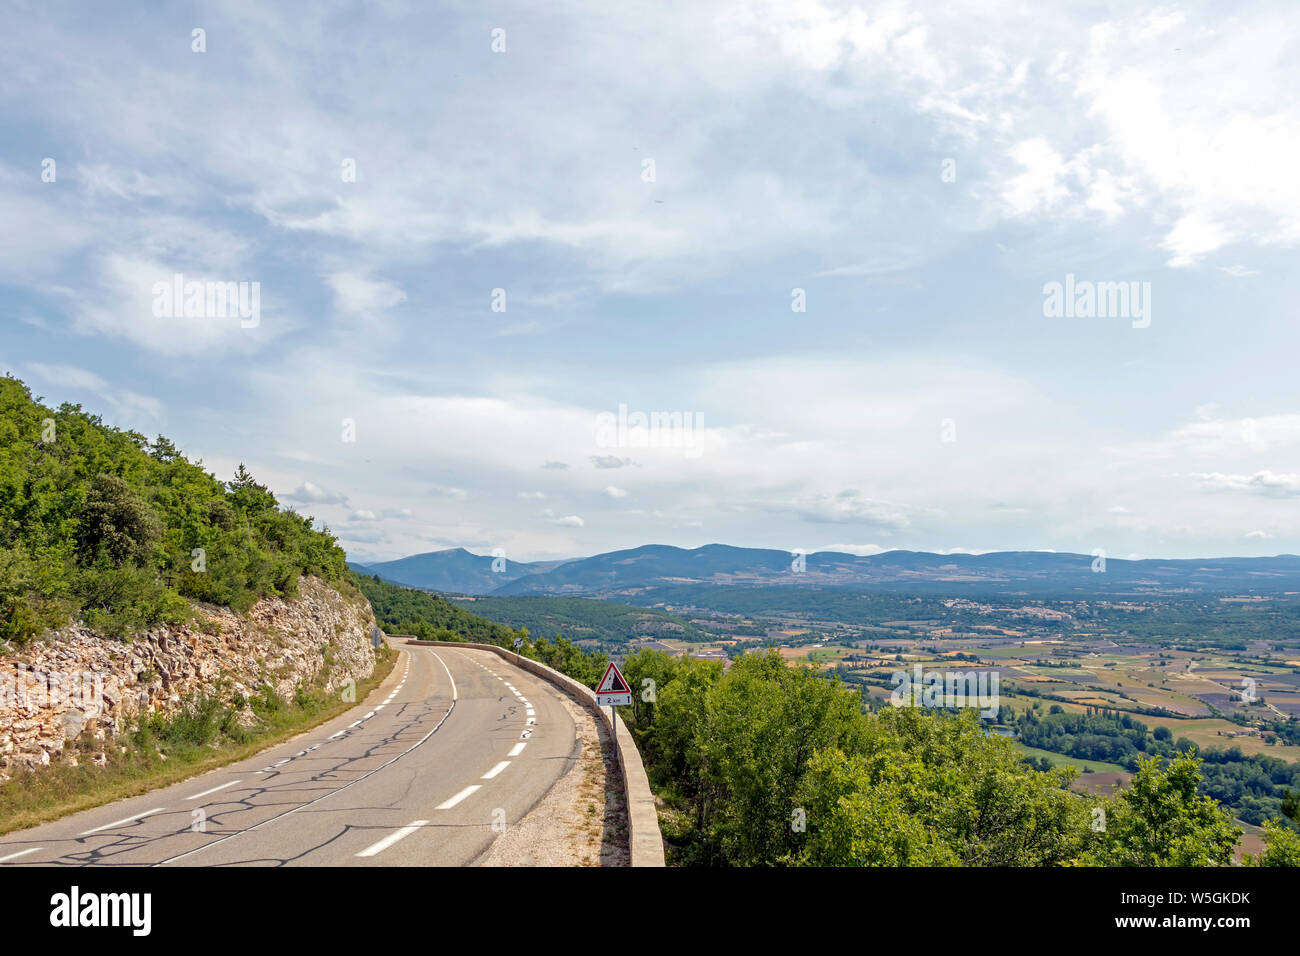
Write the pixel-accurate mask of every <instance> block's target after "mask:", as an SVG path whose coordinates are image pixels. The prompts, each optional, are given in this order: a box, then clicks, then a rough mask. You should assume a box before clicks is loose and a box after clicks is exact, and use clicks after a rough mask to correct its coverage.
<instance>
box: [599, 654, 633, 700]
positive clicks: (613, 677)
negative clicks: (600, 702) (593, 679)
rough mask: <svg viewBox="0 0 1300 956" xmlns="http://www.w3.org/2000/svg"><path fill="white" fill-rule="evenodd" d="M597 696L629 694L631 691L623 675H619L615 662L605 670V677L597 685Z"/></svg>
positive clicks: (611, 662)
mask: <svg viewBox="0 0 1300 956" xmlns="http://www.w3.org/2000/svg"><path fill="white" fill-rule="evenodd" d="M596 693H597V694H628V693H631V690H630V689H629V688H628V686H627V681H625V680H623V675H622V674H620V673H619V670H618V668H617V667H615V666H614V662H613V661H610V664H609V667H607V668H605V676H604V677H602V678H601V679H600V683H599V684H597V685H596Z"/></svg>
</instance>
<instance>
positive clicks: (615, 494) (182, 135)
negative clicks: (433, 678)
mask: <svg viewBox="0 0 1300 956" xmlns="http://www.w3.org/2000/svg"><path fill="white" fill-rule="evenodd" d="M8 6H9V8H10V11H9V13H8V14H7V15H6V20H7V26H6V29H5V31H4V32H3V33H0V57H2V59H3V62H4V63H5V65H6V66H5V69H4V70H3V71H0V124H2V128H3V131H4V135H3V136H0V223H3V225H0V371H6V372H8V373H10V374H13V375H17V376H18V377H20V378H22V379H23V380H24V381H26V382H27V383H28V384H29V385H30V386H31V387H32V389H33V391H34V392H35V393H36V394H38V395H41V396H44V397H45V399H46V400H47V402H51V403H59V402H64V401H68V402H76V403H80V404H82V405H83V406H84V407H85V408H87V409H88V410H93V411H95V412H97V413H99V414H101V415H102V416H103V418H104V420H105V421H106V422H108V423H110V424H113V425H116V426H119V427H122V428H132V429H135V430H137V431H140V432H142V433H144V434H146V435H149V436H151V437H152V436H154V435H157V434H164V435H166V436H168V437H169V438H171V439H172V440H174V441H175V442H176V444H177V445H178V446H179V447H180V448H181V449H182V450H183V451H184V452H185V453H186V454H187V455H188V456H189V457H191V458H192V459H201V460H202V461H203V463H204V465H205V467H207V468H208V469H209V470H211V471H212V472H213V473H214V474H216V475H217V476H218V477H220V478H222V479H228V478H229V477H231V476H232V475H233V473H234V471H235V469H236V467H237V466H238V464H239V463H240V462H244V463H246V464H247V466H248V468H249V470H250V471H252V473H253V474H254V475H255V476H256V477H257V478H258V479H259V480H261V481H262V482H264V483H266V484H268V485H269V486H270V487H271V489H272V490H273V491H274V492H275V493H276V494H277V495H278V496H279V497H280V498H281V500H282V501H283V502H285V503H286V504H291V505H292V506H293V507H295V508H297V509H299V510H301V511H302V512H304V513H307V514H311V515H313V516H314V517H315V518H317V519H318V521H319V522H320V523H322V524H325V525H327V526H328V527H329V528H330V529H331V530H332V531H333V532H334V533H335V534H337V535H338V536H339V538H340V541H341V542H342V543H343V545H344V546H345V547H346V548H347V549H348V552H349V556H350V557H351V558H353V559H354V560H358V561H370V560H383V559H388V558H394V557H399V556H402V555H407V554H413V553H418V552H424V551H432V550H438V549H442V548H449V547H465V548H468V549H470V550H472V551H475V552H478V553H490V552H492V551H494V550H498V549H499V553H502V554H505V555H507V556H508V557H510V558H513V559H516V560H537V559H552V558H565V557H574V556H580V555H589V554H595V553H599V552H602V551H609V550H615V549H619V548H627V547H635V546H637V545H641V544H646V543H664V544H675V545H679V546H682V547H696V546H699V545H703V544H707V543H710V542H724V543H728V544H735V545H742V546H751V547H770V548H782V549H785V550H791V551H793V550H805V551H817V550H839V551H850V552H854V553H859V554H871V553H876V552H879V551H885V550H892V549H895V548H904V549H911V550H927V551H940V552H957V551H970V552H979V551H992V550H1012V549H1030V550H1032V549H1042V550H1054V551H1072V552H1080V553H1084V554H1089V553H1095V552H1097V551H1098V550H1100V551H1102V552H1104V553H1106V554H1108V555H1111V556H1115V557H1131V556H1136V557H1208V556H1221V555H1269V554H1279V553H1295V552H1300V375H1297V358H1298V357H1300V348H1298V346H1300V325H1298V323H1297V308H1296V307H1297V302H1298V301H1300V291H1298V290H1297V287H1296V274H1297V271H1296V269H1295V262H1296V258H1295V257H1296V252H1297V241H1298V240H1300V175H1298V173H1297V157H1298V156H1300V101H1297V99H1296V97H1295V95H1294V94H1295V90H1296V89H1297V88H1298V87H1300V69H1298V64H1297V53H1298V52H1300V50H1298V44H1297V37H1298V36H1300V7H1297V6H1296V5H1295V4H1291V3H1276V4H1269V3H1264V4H1258V5H1244V4H1243V5H1228V6H1225V5H1223V4H1203V5H1202V4H1170V5H1166V4H1159V5H1141V4H1133V3H1131V2H1124V3H1114V4H1110V3H1102V2H1098V3H1086V4H1071V5H1068V6H1069V9H1066V5H1061V4H1040V5H1035V6H1034V8H1033V12H1032V16H1031V15H1030V14H1029V13H1027V12H1026V11H1025V8H1024V7H1022V5H1020V4H1012V3H999V2H992V3H960V2H959V3H943V4H908V3H897V4H895V3H883V4H872V5H861V4H855V3H843V4H841V3H831V2H823V0H783V2H779V3H765V2H759V0H746V2H739V3H730V2H723V3H713V2H705V0H690V2H681V3H678V2H673V0H656V2H654V3H642V2H637V0H627V2H622V3H614V4H611V3H607V2H591V3H586V2H564V0H557V2H552V3H548V4H544V5H540V4H524V3H491V2H489V3H480V2H476V3H463V4H462V3H451V4H427V3H414V2H413V3H403V2H373V0H371V2H364V3H363V2H331V0H319V2H317V3H314V4H312V5H311V7H310V10H308V9H307V8H305V7H294V8H293V9H287V8H286V9H280V10H276V9H271V7H272V5H269V4H265V3H239V2H229V3H221V4H169V3H157V4H148V5H142V6H140V7H137V8H134V9H131V8H128V7H121V6H118V5H106V4H101V3H90V2H84V3H74V4H67V5H63V4H59V5H54V4H43V3H41V4H38V3H30V4H24V3H17V4H9V5H8ZM1058 7H1060V9H1057V8H1058ZM196 31H200V32H197V33H196ZM178 275H179V276H181V277H182V278H181V279H180V280H176V279H175V277H176V276H178ZM175 281H180V282H181V283H182V293H183V295H182V297H181V300H179V301H173V299H172V297H171V295H170V292H169V290H171V289H172V288H173V287H174V282H175ZM185 283H212V284H217V283H248V285H246V286H245V287H244V288H245V294H246V299H245V300H244V302H245V306H246V308H245V311H244V312H243V313H236V312H234V311H233V310H231V309H224V310H223V309H222V308H221V307H220V302H209V301H208V300H207V299H206V298H204V297H203V296H202V295H200V296H199V298H198V300H196V301H197V305H195V306H194V308H193V310H187V309H186V308H185V304H186V303H185V301H184V300H185V299H186V298H188V296H189V292H188V291H187V290H185V288H184V284H185ZM254 283H255V284H256V285H255V286H254V285H253V284H254ZM1053 284H1055V286H1056V288H1057V293H1058V301H1059V294H1060V293H1061V290H1067V289H1068V290H1069V292H1068V293H1067V294H1068V295H1069V298H1070V305H1071V308H1069V309H1066V310H1064V311H1063V310H1061V309H1059V308H1057V309H1054V308H1052V307H1051V304H1050V299H1051V297H1052V292H1051V290H1052V289H1053ZM1103 284H1106V285H1103ZM1116 284H1123V285H1122V289H1123V291H1124V292H1125V293H1130V295H1129V297H1128V301H1123V300H1121V299H1119V298H1118V292H1117V291H1116V290H1117V289H1119V288H1121V286H1119V285H1116ZM223 288H224V286H223ZM199 289H200V292H204V291H206V286H205V285H201V286H199ZM254 289H255V290H256V293H257V297H256V299H254V298H253V297H252V295H253V291H254ZM1081 290H1083V291H1081ZM1093 291H1100V292H1102V293H1103V294H1099V295H1097V296H1096V298H1095V300H1094V305H1093V307H1092V308H1089V306H1088V300H1087V298H1083V296H1085V295H1086V296H1091V293H1092V292H1093ZM1096 303H1108V304H1109V306H1110V308H1100V307H1099V306H1098V305H1097V304H1096ZM254 304H255V305H256V308H253V306H254ZM620 408H622V409H623V415H624V417H625V420H626V422H627V423H628V426H629V427H627V428H624V429H622V430H620V429H619V428H617V427H613V428H611V427H609V423H610V420H611V418H612V419H614V420H615V421H617V418H618V416H619V414H620ZM672 413H679V418H677V419H672V418H668V417H660V416H669V415H671V414H672ZM638 415H644V416H646V417H647V421H649V419H650V416H655V419H654V422H653V423H652V426H653V427H648V428H638V427H636V426H637V424H638V422H639V421H640V419H638V417H637V416H638ZM675 422H681V423H682V424H683V427H682V428H680V429H676V428H674V423H675ZM687 426H689V427H687Z"/></svg>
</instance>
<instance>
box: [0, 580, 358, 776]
mask: <svg viewBox="0 0 1300 956" xmlns="http://www.w3.org/2000/svg"><path fill="white" fill-rule="evenodd" d="M298 583H299V597H298V598H297V599H296V600H294V601H285V600H283V599H280V598H268V599H265V600H262V601H259V602H258V603H257V604H255V605H254V606H253V607H252V608H251V609H250V610H249V612H248V614H247V615H246V616H244V617H240V616H239V615H237V614H235V613H234V612H233V611H231V610H229V609H228V608H219V607H215V606H213V605H209V604H197V605H195V607H196V609H197V611H198V615H199V616H198V617H196V619H195V620H194V621H191V622H190V623H189V624H186V625H179V626H177V627H153V628H150V629H149V630H148V631H146V632H144V633H141V634H138V635H136V637H135V639H134V641H133V642H132V643H129V644H128V643H126V642H125V641H122V640H118V639H116V638H107V637H101V636H99V635H97V634H95V633H94V632H93V631H91V630H90V629H89V628H87V627H85V626H84V625H81V624H73V625H70V626H68V627H64V628H60V629H59V630H57V631H53V632H51V633H50V634H47V635H46V636H45V637H44V639H43V640H41V641H36V642H33V643H32V644H30V645H28V646H27V647H25V648H22V649H21V650H19V651H18V652H17V653H15V654H12V655H10V656H8V657H3V658H0V780H5V779H8V777H9V776H11V775H12V774H13V772H14V770H15V769H17V768H19V767H42V766H48V765H49V764H50V761H51V757H57V756H58V755H59V754H60V753H61V752H62V751H63V746H64V741H65V740H69V739H72V738H75V737H77V736H78V735H79V734H81V733H82V732H83V731H90V732H91V734H92V736H93V737H94V738H95V739H96V740H99V739H102V738H103V737H105V736H108V737H110V738H111V737H114V736H116V734H117V733H118V732H119V731H120V730H121V729H122V728H125V727H128V726H130V724H131V722H132V721H133V720H134V718H135V717H136V716H137V715H138V714H141V713H144V714H149V713H162V714H172V713H175V712H176V711H177V710H178V709H179V708H180V707H181V705H182V702H183V701H184V700H185V699H187V698H189V697H191V696H193V695H194V694H195V693H196V692H201V691H206V692H217V690H218V685H219V684H221V691H220V692H221V693H222V695H223V696H225V697H227V698H228V699H229V698H231V697H234V696H235V695H236V694H238V695H240V696H243V697H251V696H253V695H255V694H258V693H260V691H261V688H262V687H263V686H264V685H266V684H268V683H269V684H271V685H272V687H274V689H275V692H276V693H277V694H279V695H280V696H281V697H284V698H291V697H292V696H293V692H294V690H295V689H296V688H297V687H298V685H299V684H309V685H314V686H317V687H319V688H321V689H322V690H323V691H324V692H326V693H332V692H334V691H336V690H338V689H339V688H341V687H342V686H343V685H344V682H345V681H348V680H354V681H360V680H362V679H363V678H365V677H368V676H370V674H371V672H372V671H373V670H374V668H375V651H374V648H373V647H372V646H371V644H370V629H371V628H372V627H374V624H375V620H374V613H373V612H372V611H371V609H370V605H369V604H368V603H367V602H366V601H365V600H364V599H361V600H358V601H356V602H355V603H354V602H353V601H351V600H349V599H347V598H345V597H344V596H343V595H341V594H339V593H338V592H337V591H335V590H334V589H333V588H331V587H329V586H328V585H326V584H325V583H324V582H323V581H321V580H319V579H318V578H314V577H310V578H308V577H304V578H300V579H299V582H298ZM204 618H206V619H208V620H207V621H205V620H203V619H204ZM209 621H210V622H211V623H208V622H209ZM214 625H215V626H214ZM209 632H215V633H209ZM327 656H328V658H329V660H330V665H329V667H328V672H326V657H327ZM239 719H240V722H241V723H245V724H247V723H248V722H250V721H251V720H252V719H253V715H252V713H251V711H248V710H247V709H245V710H244V711H243V712H242V713H241V714H240V717H239ZM101 757H102V755H100V757H95V758H94V760H95V762H97V763H102V762H103V760H102V759H101ZM105 759H106V758H105Z"/></svg>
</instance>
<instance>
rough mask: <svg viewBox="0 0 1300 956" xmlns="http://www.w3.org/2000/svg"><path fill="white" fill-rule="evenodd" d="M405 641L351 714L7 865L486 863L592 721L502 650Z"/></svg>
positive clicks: (82, 824) (31, 849)
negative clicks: (504, 830) (583, 721)
mask: <svg viewBox="0 0 1300 956" xmlns="http://www.w3.org/2000/svg"><path fill="white" fill-rule="evenodd" d="M395 646H397V647H398V649H399V650H400V651H401V652H402V656H401V657H400V658H399V659H398V661H397V664H396V666H395V667H394V668H393V672H392V673H391V674H390V675H389V676H388V678H387V679H386V680H385V681H384V683H383V685H382V686H381V687H379V688H378V689H376V690H375V691H374V692H373V693H371V694H370V696H369V697H368V698H367V699H366V701H365V702H364V703H362V704H360V705H358V706H357V707H355V708H353V709H352V710H350V711H349V712H348V713H346V714H344V715H342V716H340V717H337V718H335V719H334V720H331V721H329V722H328V723H325V724H322V725H321V726H319V727H317V728H316V729H314V730H311V731H308V732H306V733H304V734H302V735H300V736H298V737H296V738H294V739H293V740H289V741H286V742H285V743H283V744H280V745H278V746H275V747H272V748H271V749H269V750H266V751H263V752H262V753H261V754H259V755H258V756H256V757H253V758H251V759H249V760H245V761H242V762H241V763H238V764H231V765H230V766H227V767H224V768H222V769H220V770H214V771H212V772H210V773H206V774H203V775H202V776H198V777H192V778H191V779H189V780H187V781H185V782H183V783H179V784H176V785H174V786H170V787H166V788H164V789H161V790H154V791H152V792H150V793H147V794H144V795H143V796H139V797H132V798H130V799H127V800H121V801H118V802H117V803H111V804H107V805H105V806H102V807H98V808H96V809H93V810H86V811H83V812H81V813H77V814H74V815H73V816H69V817H64V818H63V819H61V820H57V821H55V822H53V823H47V824H44V825H42V826H39V827H33V828H32V829H29V830H20V831H18V832H15V833H10V834H9V835H7V836H5V837H0V867H7V866H31V865H51V866H290V865H293V866H297V865H303V866H465V865H470V864H473V863H474V861H475V860H477V859H478V858H479V857H480V856H481V855H482V854H483V853H484V852H485V851H486V850H487V849H488V847H489V846H490V845H491V843H492V841H493V839H495V838H496V836H498V834H499V832H500V829H501V827H502V825H503V824H504V825H505V826H509V825H511V824H513V823H516V822H518V821H519V820H520V819H521V818H522V817H523V816H524V815H526V814H527V813H528V811H529V810H531V809H532V808H533V807H534V806H535V805H536V804H537V803H538V801H540V800H541V799H542V797H543V796H545V795H546V793H547V791H548V790H550V788H551V786H552V785H553V784H554V783H555V782H556V781H557V780H558V779H559V778H560V776H561V775H562V774H563V773H564V772H565V771H566V770H567V769H568V768H569V767H570V766H571V765H572V762H573V761H574V760H575V759H576V758H577V756H578V751H577V747H576V736H577V728H576V727H575V726H574V723H573V720H572V718H571V717H570V716H569V714H568V711H567V710H566V709H565V708H564V706H563V705H562V704H561V702H560V694H561V691H560V690H559V689H557V688H556V687H554V686H553V685H551V684H549V683H547V682H546V681H544V680H542V679H541V678H539V677H534V676H533V675H531V674H528V673H527V672H525V671H522V670H520V669H518V668H516V667H514V666H512V665H510V664H508V663H507V662H506V661H504V660H503V659H502V658H500V657H498V656H497V655H495V654H492V653H491V652H488V651H479V650H470V649H463V650H462V649H457V648H447V647H439V648H436V649H435V648H432V647H410V646H408V645H405V644H400V645H395ZM494 827H495V829H494Z"/></svg>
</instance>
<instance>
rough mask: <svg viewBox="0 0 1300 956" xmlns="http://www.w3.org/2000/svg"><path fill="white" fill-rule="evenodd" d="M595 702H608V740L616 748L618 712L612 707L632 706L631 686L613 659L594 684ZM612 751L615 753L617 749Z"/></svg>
mask: <svg viewBox="0 0 1300 956" xmlns="http://www.w3.org/2000/svg"><path fill="white" fill-rule="evenodd" d="M596 703H597V704H598V705H603V704H609V730H610V740H611V741H613V743H614V746H615V748H617V747H618V712H617V711H616V710H614V708H615V707H616V706H622V707H631V706H632V688H631V687H629V686H628V685H627V681H625V680H624V679H623V674H622V672H621V671H619V669H618V667H617V666H616V665H615V664H614V662H613V661H610V663H609V666H608V667H607V668H605V676H604V677H602V678H601V679H600V683H599V684H597V685H596ZM614 752H615V754H617V753H618V751H617V749H615V751H614Z"/></svg>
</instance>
